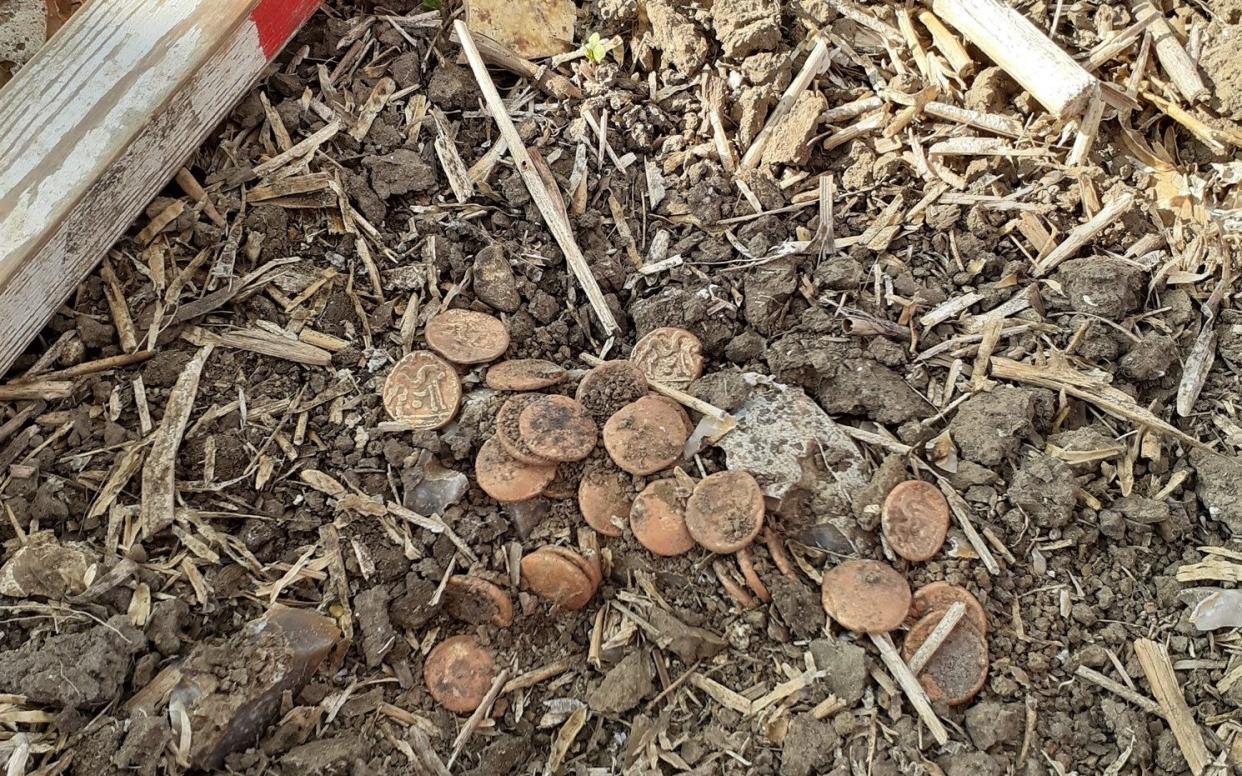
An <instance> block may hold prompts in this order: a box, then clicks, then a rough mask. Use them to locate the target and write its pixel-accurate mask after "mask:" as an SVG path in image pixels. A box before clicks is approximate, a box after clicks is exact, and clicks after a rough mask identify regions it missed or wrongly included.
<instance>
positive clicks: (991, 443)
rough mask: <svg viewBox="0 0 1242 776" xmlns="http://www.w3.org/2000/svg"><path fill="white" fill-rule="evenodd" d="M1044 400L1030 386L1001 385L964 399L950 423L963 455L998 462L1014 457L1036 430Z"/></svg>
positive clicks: (979, 460)
mask: <svg viewBox="0 0 1242 776" xmlns="http://www.w3.org/2000/svg"><path fill="white" fill-rule="evenodd" d="M1044 400H1045V399H1044V397H1043V396H1041V395H1039V394H1038V393H1037V392H1036V391H1033V390H1031V389H1028V388H1020V387H1017V386H1012V385H1001V386H998V387H997V388H995V389H994V390H992V391H989V392H987V393H981V394H979V395H977V396H973V397H971V398H970V399H968V400H966V401H965V402H963V403H962V405H961V406H960V407H959V408H958V410H957V415H955V416H954V418H953V420H952V421H950V423H949V433H950V434H952V436H953V441H954V442H955V443H956V444H957V446H958V449H959V450H960V451H961V453H962V456H963V457H965V458H968V459H970V460H972V461H975V462H976V463H980V464H983V465H984V466H998V465H999V464H1001V463H1002V462H1004V461H1006V460H1008V459H1011V458H1013V457H1014V455H1015V454H1016V453H1017V452H1018V448H1019V446H1020V445H1021V444H1022V442H1023V440H1025V439H1028V438H1030V437H1031V436H1032V435H1033V434H1034V433H1035V418H1036V415H1037V412H1038V407H1039V404H1040V403H1041V402H1043V401H1044Z"/></svg>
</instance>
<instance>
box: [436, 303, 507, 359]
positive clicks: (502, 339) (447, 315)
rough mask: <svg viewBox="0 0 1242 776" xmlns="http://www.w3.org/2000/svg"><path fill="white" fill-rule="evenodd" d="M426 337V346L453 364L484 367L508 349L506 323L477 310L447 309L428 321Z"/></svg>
mask: <svg viewBox="0 0 1242 776" xmlns="http://www.w3.org/2000/svg"><path fill="white" fill-rule="evenodd" d="M424 336H425V337H426V339H427V347H429V348H431V349H432V350H434V351H435V352H437V353H439V354H440V355H442V356H444V357H445V358H447V359H448V360H449V361H452V362H453V363H454V364H484V363H487V362H488V361H495V360H496V359H498V358H500V357H501V356H503V355H504V354H505V351H506V350H508V349H509V329H508V328H507V327H506V326H505V325H504V323H502V322H501V320H500V319H499V318H496V317H494V316H491V315H488V314H487V313H479V312H475V311H474V310H445V311H444V312H442V313H440V314H439V315H436V316H435V317H434V318H432V319H431V320H430V321H427V330H426V332H425V333H424Z"/></svg>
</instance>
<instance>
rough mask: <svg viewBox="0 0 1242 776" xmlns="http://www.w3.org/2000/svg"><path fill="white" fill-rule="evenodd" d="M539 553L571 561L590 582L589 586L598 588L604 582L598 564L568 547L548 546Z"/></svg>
mask: <svg viewBox="0 0 1242 776" xmlns="http://www.w3.org/2000/svg"><path fill="white" fill-rule="evenodd" d="M539 551H540V552H551V553H555V554H556V555H560V556H561V557H562V558H565V559H567V560H570V561H573V564H574V565H575V566H577V567H578V568H580V569H582V570H583V571H584V572H586V575H587V577H588V578H590V580H591V584H592V585H594V586H595V587H599V586H600V585H601V584H603V582H604V572H603V571H602V570H601V569H600V567H599V564H597V563H594V562H592V561H590V560H588V559H587V558H586V557H585V556H583V555H581V554H579V553H577V552H574V551H573V550H571V549H569V548H568V547H557V546H556V545H553V544H549V545H546V546H545V547H542V548H540V550H539Z"/></svg>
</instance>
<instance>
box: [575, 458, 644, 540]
mask: <svg viewBox="0 0 1242 776" xmlns="http://www.w3.org/2000/svg"><path fill="white" fill-rule="evenodd" d="M628 480H629V478H628V477H627V476H625V475H624V474H622V473H621V472H619V471H616V470H614V469H610V468H607V467H604V466H595V467H592V468H590V469H588V470H587V471H586V473H585V474H583V476H582V481H581V482H579V483H578V509H579V510H580V511H581V512H582V518H583V519H584V520H586V524H587V525H589V526H591V527H592V528H594V529H595V530H596V531H599V532H600V533H602V534H603V535H604V536H620V535H621V533H622V531H623V530H624V525H625V520H626V519H627V518H628V517H629V515H630V506H631V505H632V504H633V503H634V499H633V496H632V493H631V489H630V484H629V482H628Z"/></svg>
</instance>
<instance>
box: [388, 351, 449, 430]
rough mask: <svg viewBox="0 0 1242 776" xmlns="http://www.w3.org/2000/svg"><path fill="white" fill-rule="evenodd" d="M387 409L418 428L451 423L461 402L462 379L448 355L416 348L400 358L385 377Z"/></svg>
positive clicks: (399, 418) (422, 428)
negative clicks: (445, 357)
mask: <svg viewBox="0 0 1242 776" xmlns="http://www.w3.org/2000/svg"><path fill="white" fill-rule="evenodd" d="M383 399H384V409H385V410H387V411H388V414H389V416H391V417H392V418H393V419H394V420H399V421H402V422H404V423H407V424H409V425H410V427H412V428H413V429H415V430H416V431H431V430H434V429H437V428H441V427H443V426H446V425H448V423H449V422H450V421H451V420H452V419H453V417H454V416H456V415H457V408H458V407H459V406H460V405H461V380H459V379H458V378H457V371H456V370H455V369H453V367H452V365H450V364H449V363H448V362H446V361H445V360H444V359H442V358H440V357H439V356H437V355H435V354H434V353H430V352H428V351H426V350H416V351H414V352H413V353H409V354H407V355H406V356H404V357H403V358H402V359H401V360H400V361H398V362H397V363H396V364H395V365H394V366H393V368H392V370H391V371H390V372H389V373H388V377H386V378H385V379H384V390H383Z"/></svg>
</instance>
